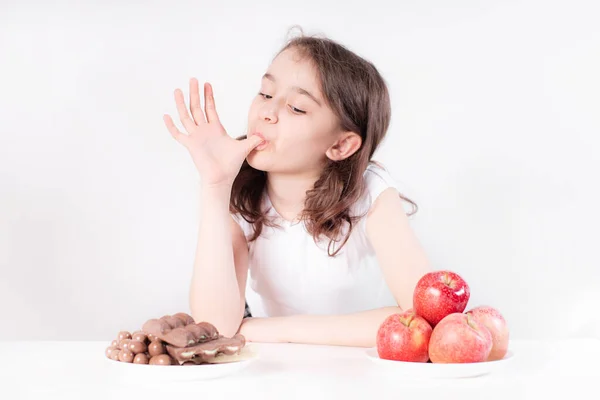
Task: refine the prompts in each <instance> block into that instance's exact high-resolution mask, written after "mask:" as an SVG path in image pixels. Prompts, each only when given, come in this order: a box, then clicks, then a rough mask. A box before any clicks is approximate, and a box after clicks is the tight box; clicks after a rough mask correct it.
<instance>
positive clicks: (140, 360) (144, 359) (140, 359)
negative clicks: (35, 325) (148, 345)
mask: <svg viewBox="0 0 600 400" xmlns="http://www.w3.org/2000/svg"><path fill="white" fill-rule="evenodd" d="M148 361H150V360H149V359H148V356H147V355H146V353H140V354H136V355H135V357H134V358H133V363H134V364H148Z"/></svg>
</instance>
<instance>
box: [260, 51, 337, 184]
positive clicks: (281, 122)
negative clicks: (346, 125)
mask: <svg viewBox="0 0 600 400" xmlns="http://www.w3.org/2000/svg"><path fill="white" fill-rule="evenodd" d="M259 92H260V94H257V96H256V97H255V99H254V100H253V101H252V105H251V106H250V111H249V113H248V136H251V135H254V134H260V135H262V136H263V137H264V138H265V139H266V140H267V144H266V145H264V146H259V147H258V148H257V149H256V150H255V151H253V152H252V153H250V155H249V156H248V163H249V164H250V165H251V166H252V167H253V168H256V169H258V170H261V171H267V172H277V173H286V174H307V173H308V174H317V175H318V174H320V172H321V169H322V168H323V166H324V164H325V161H326V159H327V156H326V155H325V152H326V151H327V149H328V148H329V147H331V146H332V145H333V144H334V142H335V141H336V139H337V135H338V134H339V133H340V132H339V129H338V126H339V124H338V122H337V118H336V116H335V115H334V113H333V111H332V110H331V109H330V108H329V107H328V106H327V105H326V104H325V101H324V98H323V95H322V93H321V90H320V84H319V80H318V77H317V73H316V70H315V67H314V66H313V65H312V63H311V62H310V61H309V59H307V58H303V57H299V56H298V53H297V51H296V50H294V49H288V50H285V51H284V52H283V53H281V54H279V56H277V58H275V60H273V63H272V64H271V65H270V66H269V68H268V70H267V73H266V74H265V76H263V78H262V80H261V86H260V91H259Z"/></svg>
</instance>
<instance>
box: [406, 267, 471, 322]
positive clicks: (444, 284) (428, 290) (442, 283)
mask: <svg viewBox="0 0 600 400" xmlns="http://www.w3.org/2000/svg"><path fill="white" fill-rule="evenodd" d="M470 296H471V291H470V289H469V285H468V284H467V282H465V280H464V279H463V278H462V277H461V276H460V275H458V274H457V273H455V272H452V271H432V272H429V273H427V274H425V275H423V276H422V277H421V279H419V281H418V282H417V285H416V286H415V290H414V292H413V307H414V309H415V312H416V313H417V315H419V316H421V317H423V318H425V319H426V320H427V322H429V324H430V325H431V327H432V328H435V326H436V325H437V324H438V322H440V321H441V320H442V318H444V317H445V316H446V315H449V314H452V313H462V312H463V311H464V310H465V308H466V307H467V303H468V302H469V297H470Z"/></svg>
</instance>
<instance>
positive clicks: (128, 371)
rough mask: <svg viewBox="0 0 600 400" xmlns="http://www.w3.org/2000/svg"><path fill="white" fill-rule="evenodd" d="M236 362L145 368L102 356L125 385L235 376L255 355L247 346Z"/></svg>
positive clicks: (108, 367) (144, 366)
mask: <svg viewBox="0 0 600 400" xmlns="http://www.w3.org/2000/svg"><path fill="white" fill-rule="evenodd" d="M240 358H241V359H240V360H239V361H231V362H223V363H218V364H200V365H148V364H133V363H125V362H120V361H115V360H111V359H109V358H106V356H104V360H105V362H106V363H107V369H108V370H109V371H108V372H109V374H110V375H111V377H112V379H113V380H116V381H120V382H121V383H125V384H146V383H164V382H183V381H197V380H206V379H217V378H222V377H224V376H228V375H232V374H235V373H237V372H239V371H241V370H243V369H244V368H246V367H247V366H248V365H250V364H251V363H253V362H254V361H255V360H256V359H257V358H258V355H257V353H256V351H255V350H254V349H253V347H252V346H251V345H246V346H245V347H244V350H242V354H241V355H240Z"/></svg>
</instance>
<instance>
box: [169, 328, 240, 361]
mask: <svg viewBox="0 0 600 400" xmlns="http://www.w3.org/2000/svg"><path fill="white" fill-rule="evenodd" d="M245 343H246V340H245V338H244V337H243V336H242V335H235V336H234V337H232V338H231V339H228V338H226V337H220V338H219V339H216V340H211V341H209V342H205V343H200V344H197V345H194V346H188V347H175V346H172V345H167V352H168V353H169V355H170V356H171V357H173V358H174V359H175V360H176V361H177V362H179V364H183V363H185V362H186V361H194V362H205V361H208V360H210V359H212V358H215V357H216V356H217V354H219V353H223V354H227V355H232V354H238V353H239V352H240V350H241V349H242V348H243V347H244V345H245Z"/></svg>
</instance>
